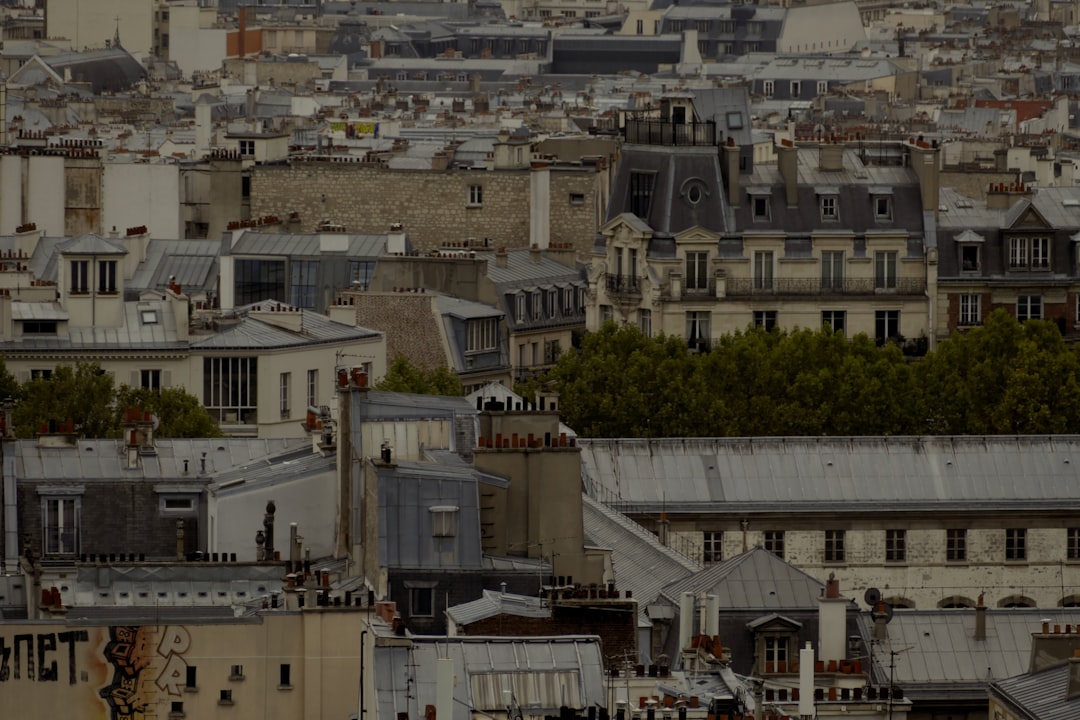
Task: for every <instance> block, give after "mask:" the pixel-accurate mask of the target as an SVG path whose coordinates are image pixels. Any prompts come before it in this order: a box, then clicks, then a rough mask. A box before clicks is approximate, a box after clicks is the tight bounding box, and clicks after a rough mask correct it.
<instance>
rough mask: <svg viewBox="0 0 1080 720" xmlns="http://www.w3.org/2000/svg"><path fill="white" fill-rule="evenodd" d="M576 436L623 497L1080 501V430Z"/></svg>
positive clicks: (693, 506) (754, 506)
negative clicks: (884, 435) (964, 433)
mask: <svg viewBox="0 0 1080 720" xmlns="http://www.w3.org/2000/svg"><path fill="white" fill-rule="evenodd" d="M579 447H581V448H582V474H583V479H584V482H585V487H586V490H587V491H588V492H589V494H590V495H591V496H593V497H599V498H601V499H602V500H604V501H605V502H609V503H611V504H614V505H615V506H616V507H618V508H620V509H629V508H633V509H637V510H644V509H656V510H659V509H660V508H662V507H665V506H666V509H667V510H668V511H677V510H694V511H705V510H708V511H713V512H714V511H718V510H722V509H735V508H738V509H739V510H741V511H750V510H762V511H766V510H777V509H785V510H787V509H793V508H798V509H799V510H800V511H802V512H822V511H837V510H844V511H852V512H861V513H866V512H875V511H886V512H887V511H893V510H903V509H908V510H917V509H918V510H921V509H925V508H927V507H931V506H932V507H934V508H935V509H942V508H956V509H958V510H974V509H986V508H990V507H1004V508H1008V509H1013V510H1018V509H1031V508H1053V509H1058V510H1060V509H1063V508H1069V507H1080V482H1077V476H1078V472H1080V466H1078V465H1080V436H1077V435H1054V436H938V437H889V438H882V437H857V438H835V437H793V438H668V439H655V440H630V439H625V440H604V439H582V440H580V441H579ZM1072 458H1078V462H1075V463H1074V462H1073V461H1072ZM1019 478H1023V481H1022V482H1018V481H1017V480H1018V479H1019Z"/></svg>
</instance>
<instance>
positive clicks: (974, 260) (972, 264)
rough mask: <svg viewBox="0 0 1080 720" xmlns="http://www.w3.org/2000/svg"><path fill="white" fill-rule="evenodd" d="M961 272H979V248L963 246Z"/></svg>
mask: <svg viewBox="0 0 1080 720" xmlns="http://www.w3.org/2000/svg"><path fill="white" fill-rule="evenodd" d="M960 270H961V271H963V272H978V270H979V246H978V245H963V246H961V248H960Z"/></svg>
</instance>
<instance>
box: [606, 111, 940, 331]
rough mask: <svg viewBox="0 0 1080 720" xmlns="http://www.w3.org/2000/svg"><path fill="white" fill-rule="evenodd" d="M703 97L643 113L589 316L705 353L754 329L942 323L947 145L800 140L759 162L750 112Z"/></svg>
mask: <svg viewBox="0 0 1080 720" xmlns="http://www.w3.org/2000/svg"><path fill="white" fill-rule="evenodd" d="M698 104H700V101H698V100H691V99H690V98H689V97H688V96H684V97H675V96H669V97H668V98H665V99H662V100H661V103H660V108H659V112H657V113H652V112H644V113H641V114H640V115H638V116H628V117H627V120H626V125H625V129H624V133H625V140H626V143H625V145H624V148H623V160H622V162H621V163H620V167H619V170H618V173H617V176H616V178H615V182H614V185H613V190H612V199H611V203H610V204H609V208H608V218H609V219H608V222H607V223H606V224H605V225H604V226H603V228H602V235H603V242H602V243H601V242H599V241H598V243H597V246H596V250H595V253H594V255H593V263H592V268H591V272H590V292H591V293H592V294H593V296H594V297H595V303H594V305H593V307H594V309H593V310H592V311H591V312H590V314H589V315H588V316H587V319H586V325H587V326H588V327H589V328H591V329H595V328H597V327H599V326H600V325H602V324H603V323H604V322H606V321H609V320H614V321H616V322H624V323H625V322H628V323H633V324H636V325H638V326H639V327H640V328H641V329H642V330H643V331H644V332H645V333H647V334H650V335H652V334H659V333H661V332H663V333H665V334H668V335H676V336H681V337H684V338H686V340H687V342H689V343H690V344H691V345H692V346H693V347H695V348H697V349H699V350H705V349H708V347H709V346H710V342H711V339H712V338H713V337H718V336H720V335H723V334H726V333H730V332H733V331H735V330H742V329H745V328H746V327H747V326H750V325H756V326H761V327H765V328H766V329H770V328H772V327H775V326H779V327H784V328H793V327H812V328H817V327H821V326H822V325H826V324H827V325H829V326H831V327H832V328H833V329H834V330H843V331H844V332H846V333H849V334H855V333H866V334H868V335H870V336H871V337H874V338H876V339H877V341H878V342H880V343H884V342H888V341H896V342H906V341H911V340H912V339H914V338H919V337H921V336H928V335H930V334H931V327H932V325H931V324H930V313H931V310H932V305H931V302H930V298H931V297H933V296H934V292H935V283H936V263H937V259H936V250H934V224H933V217H934V214H935V213H936V207H937V193H938V170H937V167H938V166H937V153H938V150H937V148H936V147H934V146H932V145H930V144H929V143H925V142H922V141H921V140H918V141H913V142H907V143H902V144H893V145H889V146H887V147H886V146H882V147H874V148H870V147H869V146H867V145H865V144H860V143H858V142H857V141H856V142H850V143H849V142H846V141H845V140H843V139H839V138H837V139H828V138H820V139H816V140H814V141H807V142H802V143H794V142H791V141H790V140H784V141H782V142H781V143H780V144H779V145H778V146H777V148H776V152H777V160H776V162H775V163H753V162H752V155H749V154H750V153H751V152H752V147H746V146H743V145H741V144H740V143H739V142H738V141H737V139H736V138H738V137H739V136H740V134H741V133H743V132H744V130H743V128H744V124H745V122H746V120H745V118H746V117H747V115H746V114H745V113H746V110H745V108H743V109H739V107H738V105H737V104H733V103H728V104H726V105H723V106H722V107H721V109H720V110H713V111H712V112H711V113H709V112H702V111H701V110H699V108H698V107H697V105H698ZM747 144H748V143H747Z"/></svg>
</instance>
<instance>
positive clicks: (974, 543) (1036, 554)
mask: <svg viewBox="0 0 1080 720" xmlns="http://www.w3.org/2000/svg"><path fill="white" fill-rule="evenodd" d="M751 522H752V529H750V530H748V531H747V532H746V545H747V547H753V546H755V545H758V544H762V545H763V544H764V540H765V531H766V530H779V529H784V559H785V560H787V561H788V562H790V563H791V564H793V565H795V566H796V567H798V568H799V569H801V570H803V571H804V572H807V573H809V574H811V575H813V576H814V577H816V578H818V579H819V580H822V581H824V580H826V579H827V578H828V576H829V573H836V575H837V577H839V578H840V579H841V581H842V586H843V588H844V594H845V595H846V596H850V597H855V598H857V599H861V598H862V596H863V594H864V592H865V591H866V589H867V588H870V587H876V588H878V589H880V590H881V591H882V594H883V595H884V596H885V597H886V598H903V599H905V600H906V601H908V602H910V603H912V604H914V606H915V607H917V608H920V609H929V608H934V607H937V606H938V605H939V603H941V602H942V601H943V600H945V599H947V598H951V597H953V596H961V597H964V598H967V599H968V600H970V601H974V600H976V599H977V598H978V597H979V594H980V593H985V603H986V605H988V606H989V607H998V606H999V605H1000V604H1001V603H1002V602H1003V601H1007V600H1009V599H1010V598H1013V597H1015V596H1021V597H1026V598H1030V599H1032V600H1034V601H1035V602H1036V603H1037V605H1038V606H1039V607H1045V608H1053V607H1057V606H1058V603H1059V602H1060V601H1061V599H1062V597H1063V594H1062V593H1063V590H1062V588H1063V587H1064V596H1070V595H1073V594H1074V593H1076V588H1077V586H1078V585H1080V563H1078V562H1076V561H1067V560H1065V561H1064V562H1062V561H1063V560H1064V558H1065V557H1066V539H1067V530H1066V529H1065V528H1064V527H1051V525H1053V524H1054V523H1053V522H1047V523H1043V524H1044V525H1046V526H1045V527H1034V526H1033V525H1035V524H1036V523H1035V522H1034V521H1031V520H1029V521H1026V522H1025V521H1023V520H1020V521H1019V522H1016V523H1009V522H1006V521H1004V520H1002V521H1001V522H1000V523H998V524H991V523H987V522H986V521H985V520H984V521H983V522H981V523H979V524H980V525H981V526H980V527H972V526H971V522H970V520H968V519H961V518H957V519H956V520H954V521H952V523H953V524H949V521H947V520H946V521H943V522H944V524H947V525H948V526H949V527H961V528H964V527H966V529H967V559H966V560H964V561H959V562H957V561H948V560H946V553H945V548H946V530H945V527H944V526H942V527H930V526H929V525H930V523H928V522H917V521H916V522H911V523H909V524H905V523H904V522H902V521H896V522H895V523H891V522H890V521H888V520H882V521H881V522H880V523H877V525H878V527H870V525H871V524H872V523H871V522H870V521H867V522H864V523H850V522H844V521H840V520H837V521H836V522H834V523H831V524H830V523H823V524H822V525H821V526H819V527H818V528H811V527H802V528H799V529H792V528H791V524H792V523H791V522H790V520H788V521H784V520H777V521H775V522H774V523H772V525H771V526H769V525H768V524H767V521H753V520H752V521H751ZM1059 524H1060V523H1059ZM694 526H696V528H695V527H694ZM755 526H756V527H755ZM785 526H786V529H785ZM1006 526H1008V527H1017V528H1020V527H1025V526H1027V527H1026V528H1025V529H1026V530H1027V560H1025V561H1006V560H1005V530H1004V528H1005V527H1006ZM825 527H833V528H837V529H840V528H843V529H844V530H845V535H844V548H845V561H844V562H842V563H826V562H825V555H824V550H825ZM886 527H891V528H897V529H899V528H903V529H905V530H906V531H907V536H906V548H905V549H906V559H905V560H904V561H903V562H886V560H885V532H886ZM705 531H714V532H715V531H721V532H723V557H724V558H725V559H726V558H730V557H732V556H734V555H736V554H738V553H740V552H742V549H743V533H742V531H741V529H740V528H739V526H738V522H737V521H735V520H731V521H719V518H718V522H712V521H709V520H706V519H702V520H699V521H697V522H696V523H694V524H693V525H690V524H677V525H673V526H672V528H671V531H670V533H669V537H671V538H672V540H671V541H669V544H671V545H672V546H673V547H675V548H676V549H677V550H680V551H682V552H684V553H686V554H688V555H690V556H691V557H695V559H698V560H701V556H700V551H701V548H702V543H703V537H704V534H703V533H704V532H705Z"/></svg>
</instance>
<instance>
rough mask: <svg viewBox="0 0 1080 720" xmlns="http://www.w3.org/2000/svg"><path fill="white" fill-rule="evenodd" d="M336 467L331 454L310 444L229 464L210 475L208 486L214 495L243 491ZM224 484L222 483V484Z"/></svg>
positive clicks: (329, 470) (333, 455)
mask: <svg viewBox="0 0 1080 720" xmlns="http://www.w3.org/2000/svg"><path fill="white" fill-rule="evenodd" d="M335 467H337V456H336V455H335V454H331V455H325V456H324V455H322V454H320V453H316V452H313V451H312V449H311V446H310V445H308V446H307V447H304V448H300V449H297V450H288V451H286V452H283V453H280V454H278V455H273V456H269V457H266V458H260V459H259V460H258V461H256V462H255V463H254V464H251V465H244V466H242V467H237V468H230V469H229V470H226V471H224V472H221V473H217V474H216V475H215V476H214V482H213V484H212V485H211V486H210V487H211V489H212V490H213V492H214V495H216V496H218V497H225V496H228V495H232V494H234V493H240V492H245V491H247V490H250V489H251V488H252V487H259V486H263V485H274V484H276V483H278V482H282V481H286V482H287V481H291V480H297V479H299V478H302V477H307V476H310V475H319V474H322V473H326V472H331V471H333V469H334V468H335ZM226 483H227V484H228V487H224V488H223V487H222V485H224V484H226Z"/></svg>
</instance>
